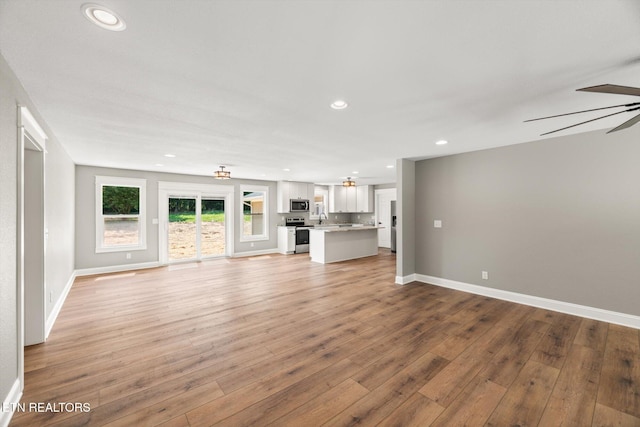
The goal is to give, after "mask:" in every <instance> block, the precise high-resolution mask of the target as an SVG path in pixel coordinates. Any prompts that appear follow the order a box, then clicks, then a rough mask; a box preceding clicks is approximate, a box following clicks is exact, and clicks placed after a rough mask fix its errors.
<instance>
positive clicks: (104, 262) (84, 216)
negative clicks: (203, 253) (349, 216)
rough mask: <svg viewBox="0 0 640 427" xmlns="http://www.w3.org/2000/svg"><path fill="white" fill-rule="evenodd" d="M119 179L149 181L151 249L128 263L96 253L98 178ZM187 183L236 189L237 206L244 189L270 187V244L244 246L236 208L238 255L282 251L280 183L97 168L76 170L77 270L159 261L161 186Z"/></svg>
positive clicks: (118, 256) (135, 254)
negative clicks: (260, 186) (96, 189)
mask: <svg viewBox="0 0 640 427" xmlns="http://www.w3.org/2000/svg"><path fill="white" fill-rule="evenodd" d="M96 175H103V176H119V177H128V178H144V179H146V180H147V218H146V220H147V249H146V250H142V251H129V252H130V253H131V259H125V254H124V253H123V252H111V253H99V254H97V253H95V249H96V244H95V226H96V225H95V224H96V219H95V217H96V215H95V200H96V199H95V176H96ZM159 181H169V182H185V183H195V184H215V185H229V186H233V187H234V188H235V195H234V198H235V203H236V204H237V203H239V202H238V201H239V200H240V185H262V186H268V187H269V213H270V224H269V240H265V241H256V242H253V243H254V246H253V247H251V243H250V242H240V238H239V230H241V225H240V221H241V217H240V212H239V208H238V207H237V206H234V211H235V223H234V230H235V234H236V235H235V236H234V252H235V253H236V254H241V253H242V252H252V251H261V250H268V249H276V248H277V247H278V235H277V234H278V233H277V228H276V225H277V221H278V220H279V218H280V215H279V214H277V213H276V210H277V206H276V182H274V181H257V180H256V181H252V180H241V179H232V180H229V181H218V180H215V179H213V178H211V177H206V176H195V175H180V174H171V173H160V172H146V171H137V170H126V169H111V168H98V167H93V166H81V165H77V166H76V259H75V262H76V269H79V270H81V269H87V268H100V267H110V266H122V265H127V264H138V263H146V262H157V261H158V249H159V248H158V225H154V224H152V223H151V220H152V219H153V218H158V182H159Z"/></svg>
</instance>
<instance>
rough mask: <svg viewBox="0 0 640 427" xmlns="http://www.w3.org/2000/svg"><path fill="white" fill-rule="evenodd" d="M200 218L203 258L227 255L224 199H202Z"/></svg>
mask: <svg viewBox="0 0 640 427" xmlns="http://www.w3.org/2000/svg"><path fill="white" fill-rule="evenodd" d="M200 217H201V221H202V223H201V226H200V244H201V247H200V253H201V256H202V257H211V256H222V255H225V254H226V248H225V241H226V240H225V223H224V218H225V212H224V199H213V198H209V199H207V198H202V205H201V215H200Z"/></svg>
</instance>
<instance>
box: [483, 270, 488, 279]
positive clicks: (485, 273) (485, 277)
mask: <svg viewBox="0 0 640 427" xmlns="http://www.w3.org/2000/svg"><path fill="white" fill-rule="evenodd" d="M482 280H489V272H488V271H483V272H482Z"/></svg>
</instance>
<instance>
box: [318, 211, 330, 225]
mask: <svg viewBox="0 0 640 427" xmlns="http://www.w3.org/2000/svg"><path fill="white" fill-rule="evenodd" d="M322 215H324V219H326V220H328V219H329V217H328V216H327V214H326V213H324V212H320V214H318V225H322Z"/></svg>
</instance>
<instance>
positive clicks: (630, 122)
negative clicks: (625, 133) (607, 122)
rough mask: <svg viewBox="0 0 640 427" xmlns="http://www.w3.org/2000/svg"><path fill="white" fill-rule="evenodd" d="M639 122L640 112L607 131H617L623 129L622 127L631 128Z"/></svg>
mask: <svg viewBox="0 0 640 427" xmlns="http://www.w3.org/2000/svg"><path fill="white" fill-rule="evenodd" d="M633 110H638V108H634V109H633ZM633 110H631V111H633ZM638 122H640V114H638V115H637V116H634V117H632V118H630V119H629V120H627V121H626V122H624V123H623V124H621V125H620V126H617V127H614V128H613V129H611V130H610V131H609V132H607V133H611V132H617V131H619V130H622V129H626V128H630V127H631V126H633V125H635V124H636V123H638Z"/></svg>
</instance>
